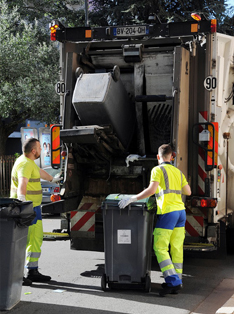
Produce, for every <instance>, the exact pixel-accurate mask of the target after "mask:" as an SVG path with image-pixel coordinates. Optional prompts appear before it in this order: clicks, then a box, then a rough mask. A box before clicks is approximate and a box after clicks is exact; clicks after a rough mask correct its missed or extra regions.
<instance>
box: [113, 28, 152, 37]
mask: <svg viewBox="0 0 234 314" xmlns="http://www.w3.org/2000/svg"><path fill="white" fill-rule="evenodd" d="M148 34H149V28H148V27H147V26H126V27H115V28H114V36H116V37H132V36H142V35H148Z"/></svg>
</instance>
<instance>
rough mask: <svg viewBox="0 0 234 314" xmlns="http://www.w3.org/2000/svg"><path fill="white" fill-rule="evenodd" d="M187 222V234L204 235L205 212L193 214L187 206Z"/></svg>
mask: <svg viewBox="0 0 234 314" xmlns="http://www.w3.org/2000/svg"><path fill="white" fill-rule="evenodd" d="M186 213H187V215H186V223H185V231H186V236H190V237H199V236H201V237H202V236H204V234H203V233H204V216H203V215H204V213H202V212H201V215H196V214H193V213H192V212H191V211H190V210H189V209H188V208H186Z"/></svg>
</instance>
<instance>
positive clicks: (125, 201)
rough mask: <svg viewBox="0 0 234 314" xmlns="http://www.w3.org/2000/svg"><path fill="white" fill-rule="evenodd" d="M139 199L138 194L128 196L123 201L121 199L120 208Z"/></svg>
mask: <svg viewBox="0 0 234 314" xmlns="http://www.w3.org/2000/svg"><path fill="white" fill-rule="evenodd" d="M136 201H137V198H136V196H135V195H134V196H131V197H128V198H125V199H122V200H121V201H119V203H118V205H119V208H125V207H126V206H128V205H129V204H131V203H133V202H136Z"/></svg>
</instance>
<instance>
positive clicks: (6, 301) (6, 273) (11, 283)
mask: <svg viewBox="0 0 234 314" xmlns="http://www.w3.org/2000/svg"><path fill="white" fill-rule="evenodd" d="M34 217H35V213H34V210H33V204H32V202H21V201H18V200H16V199H10V198H0V310H10V309H12V308H13V307H14V306H15V305H16V304H17V303H18V302H19V301H20V297H21V290H22V282H23V275H24V262H25V250H26V243H27V234H28V226H29V225H30V224H31V222H32V220H33V219H34Z"/></svg>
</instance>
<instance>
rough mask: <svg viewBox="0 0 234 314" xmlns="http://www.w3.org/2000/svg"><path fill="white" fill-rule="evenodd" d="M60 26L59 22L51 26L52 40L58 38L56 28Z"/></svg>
mask: <svg viewBox="0 0 234 314" xmlns="http://www.w3.org/2000/svg"><path fill="white" fill-rule="evenodd" d="M58 27H59V25H58V24H54V25H52V26H51V27H50V39H51V40H52V41H55V40H56V29H57V28H58Z"/></svg>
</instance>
